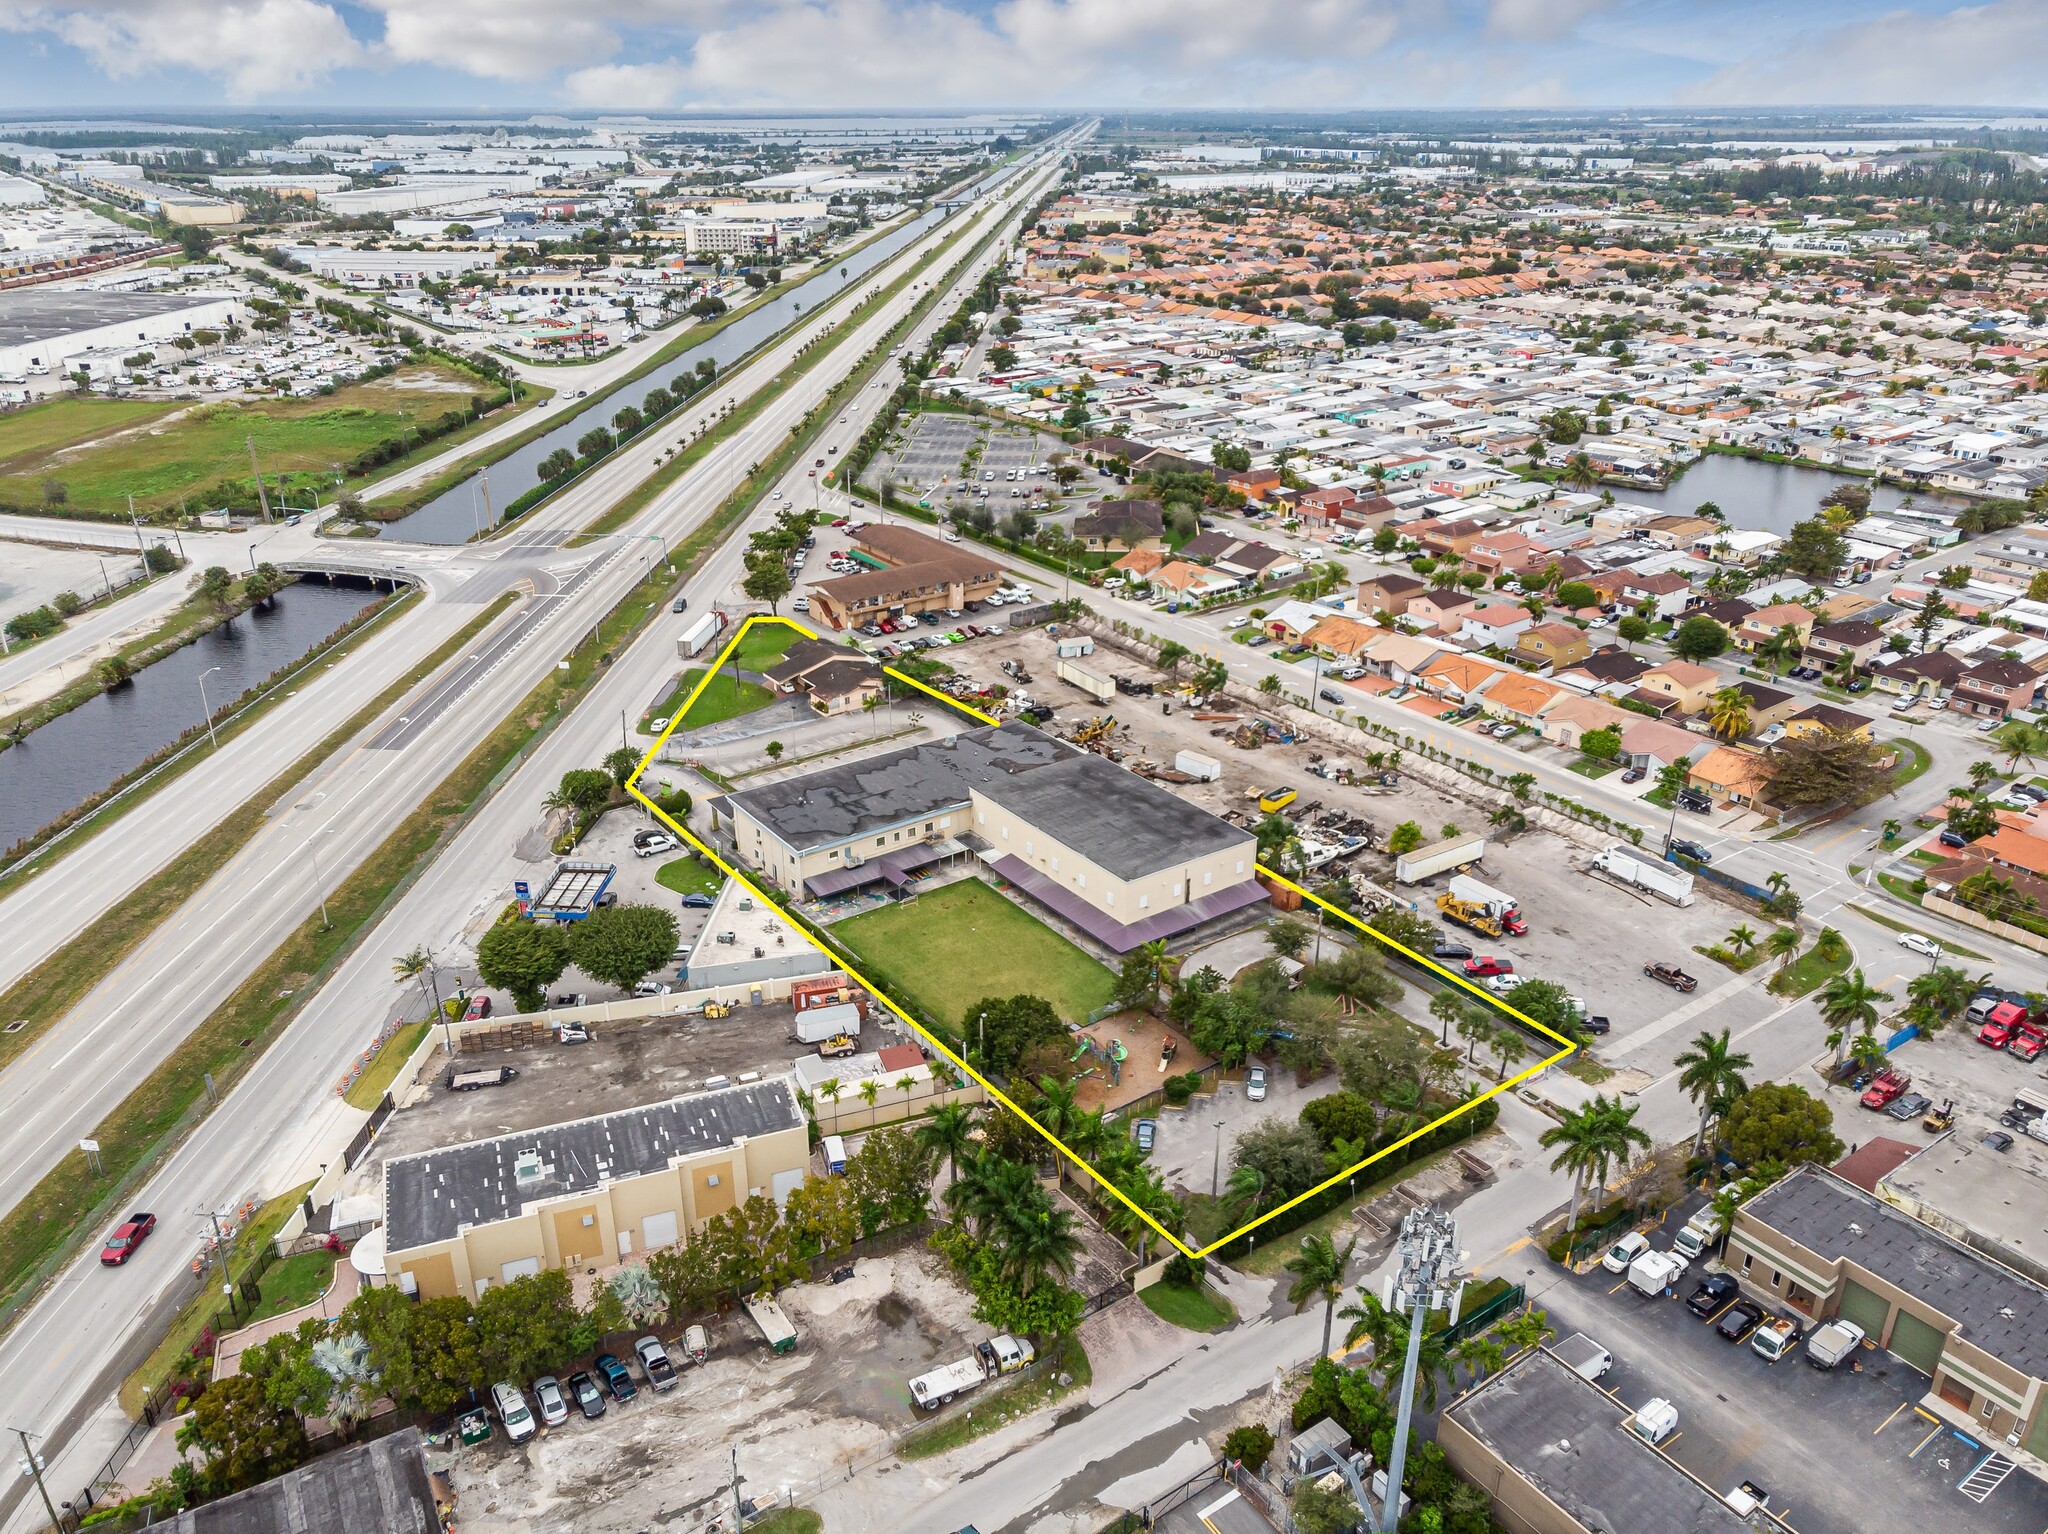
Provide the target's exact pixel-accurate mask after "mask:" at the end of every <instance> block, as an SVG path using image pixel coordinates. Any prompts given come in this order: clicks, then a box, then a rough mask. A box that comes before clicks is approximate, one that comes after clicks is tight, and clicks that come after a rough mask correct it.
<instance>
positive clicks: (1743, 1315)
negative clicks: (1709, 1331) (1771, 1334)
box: [1714, 1300, 1764, 1342]
mask: <svg viewBox="0 0 2048 1534" xmlns="http://www.w3.org/2000/svg"><path fill="white" fill-rule="evenodd" d="M1763 1318H1764V1308H1763V1306H1761V1305H1759V1304H1757V1302H1756V1301H1755V1300H1737V1301H1736V1302H1735V1303H1734V1304H1733V1305H1730V1306H1729V1307H1728V1308H1727V1309H1726V1310H1724V1311H1722V1312H1721V1319H1720V1320H1718V1321H1716V1322H1715V1323H1714V1330H1715V1331H1717V1332H1719V1333H1720V1334H1721V1336H1722V1338H1723V1339H1724V1340H1726V1341H1728V1342H1741V1341H1743V1340H1744V1339H1746V1338H1747V1337H1748V1336H1749V1334H1750V1333H1751V1332H1753V1331H1755V1330H1756V1329H1757V1325H1758V1323H1760V1322H1761V1321H1762V1320H1763Z"/></svg>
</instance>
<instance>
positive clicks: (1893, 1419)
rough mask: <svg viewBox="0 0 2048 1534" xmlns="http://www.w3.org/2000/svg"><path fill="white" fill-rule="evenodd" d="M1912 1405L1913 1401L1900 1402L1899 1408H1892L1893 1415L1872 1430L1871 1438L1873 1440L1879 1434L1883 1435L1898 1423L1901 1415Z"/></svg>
mask: <svg viewBox="0 0 2048 1534" xmlns="http://www.w3.org/2000/svg"><path fill="white" fill-rule="evenodd" d="M1912 1404H1913V1403H1912V1402H1911V1401H1901V1402H1899V1404H1898V1405H1897V1406H1895V1407H1893V1408H1892V1414H1891V1415H1890V1416H1889V1417H1887V1418H1885V1419H1884V1421H1882V1422H1880V1423H1878V1425H1877V1426H1876V1427H1874V1428H1872V1429H1871V1430H1870V1436H1871V1437H1872V1438H1875V1437H1876V1436H1877V1435H1878V1434H1879V1433H1882V1432H1883V1431H1884V1430H1885V1429H1886V1428H1888V1427H1890V1426H1891V1425H1892V1424H1893V1423H1894V1422H1896V1421H1898V1418H1899V1413H1900V1412H1902V1411H1904V1410H1905V1409H1906V1408H1907V1407H1909V1406H1911V1405H1912Z"/></svg>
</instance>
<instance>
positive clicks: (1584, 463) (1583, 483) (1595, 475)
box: [1564, 453, 1600, 490]
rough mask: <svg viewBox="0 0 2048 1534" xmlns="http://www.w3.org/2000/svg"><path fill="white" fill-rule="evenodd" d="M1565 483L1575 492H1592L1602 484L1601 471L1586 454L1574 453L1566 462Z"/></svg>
mask: <svg viewBox="0 0 2048 1534" xmlns="http://www.w3.org/2000/svg"><path fill="white" fill-rule="evenodd" d="M1564 482H1565V483H1566V484H1568V485H1570V486H1571V487H1572V488H1573V489H1574V490H1591V489H1592V488H1593V487H1594V486H1595V485H1597V484H1599V483H1600V471H1599V470H1598V469H1596V468H1594V467H1593V460H1592V459H1590V458H1588V457H1587V456H1586V455H1585V454H1584V453H1574V454H1572V456H1571V457H1570V458H1568V459H1566V460H1565V466H1564Z"/></svg>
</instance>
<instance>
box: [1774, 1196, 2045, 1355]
mask: <svg viewBox="0 0 2048 1534" xmlns="http://www.w3.org/2000/svg"><path fill="white" fill-rule="evenodd" d="M1743 1207H1744V1208H1745V1209H1746V1210H1748V1211H1749V1213H1750V1214H1751V1215H1752V1216H1754V1217H1755V1218H1756V1219H1758V1220H1761V1221H1762V1222H1763V1223H1764V1224H1766V1225H1768V1226H1769V1227H1770V1228H1771V1229H1773V1230H1776V1231H1781V1232H1783V1233H1784V1234H1785V1235H1787V1236H1789V1237H1791V1239H1792V1240H1794V1241H1797V1242H1798V1243H1799V1244H1800V1245H1801V1246H1803V1247H1805V1248H1806V1249H1807V1250H1808V1251H1811V1252H1817V1253H1819V1254H1820V1255H1821V1256H1823V1257H1827V1258H1838V1257H1846V1258H1848V1259H1849V1261H1851V1262H1853V1263H1855V1264H1856V1265H1857V1266H1859V1267H1861V1268H1864V1269H1866V1270H1867V1271H1869V1272H1871V1273H1874V1274H1876V1275H1877V1276H1878V1277H1879V1278H1881V1279H1883V1280H1885V1282H1887V1283H1889V1284H1891V1285H1893V1286H1894V1287H1896V1288H1899V1289H1902V1290H1904V1291H1905V1292H1906V1293H1907V1294H1910V1295H1912V1296H1913V1297H1914V1298H1915V1299H1917V1300H1919V1301H1920V1303H1921V1304H1923V1305H1927V1306H1930V1307H1931V1308H1933V1309H1935V1310H1938V1311H1940V1312H1941V1313H1942V1314H1943V1315H1945V1316H1947V1317H1949V1318H1950V1319H1951V1320H1953V1321H1955V1322H1956V1323H1957V1329H1958V1332H1959V1334H1960V1335H1961V1336H1962V1337H1963V1339H1964V1340H1965V1341H1967V1342H1970V1343H1972V1344H1973V1345H1975V1346H1977V1347H1980V1348H1982V1349H1983V1350H1984V1351H1985V1352H1987V1353H1989V1354H1991V1355H1992V1356H1993V1357H1995V1358H1998V1359H2002V1360H2003V1361H2004V1362H2006V1363H2008V1364H2010V1365H2012V1367H2013V1368H2015V1369H2020V1370H2023V1371H2025V1372H2026V1373H2028V1374H2031V1375H2032V1376H2033V1377H2034V1378H2035V1379H2048V1289H2043V1288H2042V1287H2041V1286H2040V1285H2039V1284H2035V1283H2031V1282H2029V1281H2028V1280H2026V1279H2024V1278H2021V1277H2020V1276H2019V1275H2018V1274H2017V1273H2014V1272H2012V1271H2010V1270H2009V1269H2006V1268H2002V1267H2000V1266H1999V1265H1998V1264H1997V1263H1995V1262H1993V1261H1991V1260H1990V1259H1989V1258H1987V1257H1982V1256H1979V1255H1978V1254H1977V1253H1976V1252H1973V1251H1971V1250H1970V1249H1969V1248H1968V1247H1966V1246H1964V1245H1963V1244H1962V1243H1961V1242H1959V1241H1953V1240H1951V1239H1949V1238H1948V1237H1947V1236H1944V1235H1943V1234H1942V1233H1941V1232H1940V1231H1938V1230H1935V1229H1933V1228H1932V1227H1931V1226H1927V1225H1923V1224H1921V1223H1920V1222H1919V1221H1918V1220H1916V1219H1914V1218H1913V1217H1912V1216H1911V1215H1909V1214H1907V1213H1906V1212H1905V1211H1904V1210H1901V1209H1895V1208H1893V1207H1892V1206H1891V1205H1890V1204H1887V1203H1886V1202H1884V1200H1883V1199H1880V1198H1874V1197H1872V1196H1871V1195H1870V1194H1868V1193H1865V1192H1864V1191H1863V1190H1862V1189H1861V1188H1859V1187H1857V1186H1856V1185H1855V1184H1853V1183H1848V1182H1844V1181H1843V1180H1842V1179H1841V1178H1839V1177H1834V1176H1831V1175H1829V1174H1828V1173H1826V1172H1823V1171H1821V1170H1820V1169H1819V1168H1817V1167H1802V1168H1800V1169H1799V1170H1798V1171H1796V1172H1794V1173H1793V1174H1792V1175H1791V1176H1789V1177H1787V1178H1785V1179H1784V1180H1783V1181H1782V1182H1779V1183H1776V1184H1774V1185H1773V1186H1771V1187H1769V1188H1766V1189H1765V1190H1764V1191H1763V1192H1762V1193H1759V1194H1758V1195H1757V1196H1756V1197H1755V1198H1753V1199H1751V1200H1750V1201H1749V1202H1748V1203H1747V1204H1745V1205H1744V1206H1743Z"/></svg>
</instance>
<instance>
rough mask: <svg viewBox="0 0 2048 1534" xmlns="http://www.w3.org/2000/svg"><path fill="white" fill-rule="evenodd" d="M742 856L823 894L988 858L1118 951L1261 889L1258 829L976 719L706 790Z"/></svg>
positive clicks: (1009, 727)
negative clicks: (929, 737)
mask: <svg viewBox="0 0 2048 1534" xmlns="http://www.w3.org/2000/svg"><path fill="white" fill-rule="evenodd" d="M707 808H708V809H709V810H710V812H711V815H712V823H713V826H714V827H715V828H716V829H717V830H718V831H719V832H720V833H721V834H722V835H725V836H727V837H729V838H730V840H731V842H732V844H733V847H734V850H735V852H736V853H737V855H738V856H740V857H741V858H744V859H745V860H747V861H748V862H750V863H752V864H753V866H754V867H756V868H758V869H760V870H761V871H762V872H763V873H765V874H767V875H768V877H769V878H771V879H773V880H774V881H775V882H776V883H777V884H779V885H781V886H782V887H783V888H784V889H787V890H792V891H796V892H797V893H798V894H799V895H800V896H802V897H805V898H811V899H819V898H824V897H827V896H831V895H837V894H844V893H846V892H848V891H850V890H856V889H870V888H874V887H876V886H878V885H880V886H886V887H888V888H890V889H894V890H899V891H900V890H902V889H904V888H906V887H907V886H908V885H909V884H910V883H911V881H912V880H913V878H914V877H915V876H917V875H919V874H920V873H923V872H926V871H928V870H932V869H936V868H941V867H957V866H959V865H961V864H963V863H967V862H971V861H973V860H976V859H978V860H979V862H980V864H981V865H982V866H983V867H984V868H986V869H987V871H988V872H990V873H992V874H994V875H995V876H996V877H998V878H1000V879H1003V880H1006V881H1007V882H1008V883H1010V884H1011V885H1012V886H1014V887H1015V888H1016V889H1017V890H1019V891H1020V892H1022V893H1023V894H1025V895H1027V896H1029V897H1030V898H1031V899H1032V900H1034V901H1036V902H1037V903H1038V904H1039V905H1041V906H1043V907H1045V908H1046V909H1047V910H1049V911H1051V912H1052V913H1053V914H1054V915H1056V916H1058V917H1060V918H1061V919H1062V920H1063V921H1066V922H1068V923H1069V924H1071V925H1073V926H1075V927H1078V928H1079V929H1080V930H1081V931H1083V932H1085V933H1086V934H1087V935H1088V936H1090V937H1091V938H1093V939H1095V940H1096V941H1097V942H1099V943H1102V944H1103V945H1105V946H1106V947H1108V948H1110V949H1113V950H1114V951H1116V952H1118V953H1128V952H1129V951H1130V950H1131V949H1133V948H1136V947H1138V946H1140V945H1141V944H1144V943H1148V942H1151V941H1152V940H1154V939H1155V938H1164V937H1173V936H1176V935H1178V934H1180V933H1183V932H1186V931H1189V930H1191V929H1193V928H1195V927H1198V926H1201V925H1202V924H1204V923H1205V922H1209V921H1213V920H1215V919H1217V918H1219V917H1223V916H1227V915H1230V914H1231V913H1233V912H1236V911H1241V910H1244V909H1246V908H1247V907H1249V906H1253V905H1256V904H1258V903H1259V902H1261V901H1263V900H1265V899H1266V898H1267V897H1266V892H1265V889H1264V888H1263V886H1261V885H1260V884H1259V883H1258V882H1257V877H1256V872H1255V867H1254V865H1255V862H1256V856H1257V842H1256V841H1255V839H1254V838H1253V837H1252V835H1251V833H1250V832H1249V831H1244V830H1240V829H1239V828H1238V827H1236V826H1233V825H1231V824H1229V823H1228V822H1227V821H1224V820H1219V819H1218V818H1217V817H1216V816H1214V815H1211V814H1209V813H1208V812H1207V811H1206V810H1202V809H1200V808H1198V807H1196V806H1195V805H1193V804H1190V803H1189V802H1188V801H1186V800H1185V799H1182V798H1180V797H1178V796H1177V795H1175V794H1172V793H1169V792H1168V791H1167V790H1165V789H1163V788H1161V787H1159V786H1158V785H1157V784H1154V783H1152V782H1150V781H1148V780H1147V779H1144V778H1141V777H1139V776H1137V775H1136V774H1135V773H1131V772H1126V771H1124V769H1123V768H1121V767H1117V766H1114V765H1112V764H1111V763H1109V762H1107V761H1105V760H1104V759H1103V758H1102V757H1099V756H1095V755H1093V754H1091V753H1089V752H1086V751H1077V750H1075V749H1074V748H1073V747H1072V746H1069V745H1067V744H1066V743H1065V742H1063V741H1059V740H1055V739H1053V738H1052V737H1051V736H1049V735H1046V734H1043V733H1041V732H1040V731H1038V730H1036V729H1034V728H1032V727H1031V726H1029V725H1026V724H1021V723H1015V722H1013V723H1010V724H1005V725H998V726H983V727H981V728H979V729H972V730H964V731H962V732H961V733H960V734H958V735H953V736H950V737H948V738H946V739H943V740H936V741H927V742H923V743H921V744H918V745H914V746H907V747H904V748H903V749H901V750H897V751H891V752H887V753H885V754H883V755H880V756H875V757H869V758H865V759H862V760H859V761H853V762H846V763H842V764H839V765H836V766H831V767H826V768H822V769H820V770H819V771H817V772H813V773H808V774H805V775H804V776H802V777H797V778H789V779H785V780H783V781H782V782H779V783H772V784H769V785H767V786H765V787H762V788H753V789H745V790H742V791H741V792H739V793H735V794H730V795H727V796H725V797H723V798H720V799H714V800H712V801H710V803H709V805H708V806H707Z"/></svg>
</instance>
